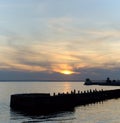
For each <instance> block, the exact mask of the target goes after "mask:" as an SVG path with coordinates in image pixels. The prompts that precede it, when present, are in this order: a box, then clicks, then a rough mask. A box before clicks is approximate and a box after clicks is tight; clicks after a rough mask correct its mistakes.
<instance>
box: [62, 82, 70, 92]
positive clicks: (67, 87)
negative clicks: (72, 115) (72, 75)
mask: <svg viewBox="0 0 120 123" xmlns="http://www.w3.org/2000/svg"><path fill="white" fill-rule="evenodd" d="M71 90H72V87H71V84H70V82H65V83H64V87H63V92H64V93H67V92H69V93H70V92H71Z"/></svg>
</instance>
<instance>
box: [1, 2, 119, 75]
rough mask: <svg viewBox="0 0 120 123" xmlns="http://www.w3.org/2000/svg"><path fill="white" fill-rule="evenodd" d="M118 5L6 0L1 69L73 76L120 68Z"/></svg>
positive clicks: (2, 11)
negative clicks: (95, 70) (90, 70)
mask: <svg viewBox="0 0 120 123" xmlns="http://www.w3.org/2000/svg"><path fill="white" fill-rule="evenodd" d="M119 6H120V1H119V0H115V1H114V0H89V1H88V0H62V1H57V0H51V1H50V0H20V1H16V0H5V1H4V0H1V1H0V15H1V16H0V29H1V30H0V59H1V60H0V70H1V71H11V70H12V71H27V72H43V73H47V74H48V73H56V72H57V73H63V74H69V75H72V74H78V73H79V74H82V71H81V69H86V70H87V69H92V68H96V69H99V68H100V69H101V68H103V69H112V68H114V69H116V68H117V69H118V68H120V57H119V52H120V15H119V14H118V13H119V11H120V7H119ZM98 73H99V70H98Z"/></svg>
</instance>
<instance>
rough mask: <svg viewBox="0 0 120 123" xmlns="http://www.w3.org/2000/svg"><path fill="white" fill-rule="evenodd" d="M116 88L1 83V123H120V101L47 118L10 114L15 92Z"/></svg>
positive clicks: (74, 84) (81, 84)
mask: <svg viewBox="0 0 120 123" xmlns="http://www.w3.org/2000/svg"><path fill="white" fill-rule="evenodd" d="M95 88H96V89H98V90H99V89H105V90H106V89H115V88H120V87H110V86H109V87H107V86H84V85H83V82H0V123H41V122H42V123H120V110H119V109H120V99H117V100H115V99H113V100H108V101H105V102H101V103H96V104H90V105H87V106H78V107H76V108H75V110H74V111H73V112H72V111H67V112H61V113H57V114H50V115H47V116H44V115H41V116H40V115H39V116H24V115H22V114H19V113H16V112H12V111H10V107H9V103H10V95H11V94H15V93H34V92H35V93H41V92H45V93H50V94H51V95H52V94H53V92H56V93H58V92H67V91H68V92H70V91H71V90H74V89H76V90H81V91H83V90H87V89H95Z"/></svg>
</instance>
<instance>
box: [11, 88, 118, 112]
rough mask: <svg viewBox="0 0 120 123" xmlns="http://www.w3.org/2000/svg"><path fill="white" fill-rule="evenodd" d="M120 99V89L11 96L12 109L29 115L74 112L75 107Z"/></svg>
mask: <svg viewBox="0 0 120 123" xmlns="http://www.w3.org/2000/svg"><path fill="white" fill-rule="evenodd" d="M119 97H120V89H115V90H96V89H95V90H91V89H90V90H87V91H84V92H82V91H78V92H76V90H73V91H71V93H68V92H67V93H58V94H55V93H54V94H53V96H51V95H50V94H49V93H33V94H14V95H11V101H10V107H11V109H12V110H14V111H22V112H29V113H33V114H34V113H36V112H37V113H38V112H39V113H40V114H45V113H50V112H58V111H69V110H74V107H75V106H79V105H86V104H90V103H96V102H100V101H104V100H108V99H114V98H119Z"/></svg>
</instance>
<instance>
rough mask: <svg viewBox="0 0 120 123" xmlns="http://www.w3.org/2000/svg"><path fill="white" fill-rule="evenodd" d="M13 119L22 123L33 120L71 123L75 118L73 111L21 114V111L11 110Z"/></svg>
mask: <svg viewBox="0 0 120 123" xmlns="http://www.w3.org/2000/svg"><path fill="white" fill-rule="evenodd" d="M10 114H11V121H12V122H16V121H19V122H21V123H33V122H36V123H37V122H51V123H54V122H55V123H56V122H63V121H64V123H67V122H68V123H69V122H70V121H72V120H75V116H74V113H73V112H72V111H66V112H59V113H51V114H48V115H27V114H21V113H20V112H14V111H12V110H11V113H10Z"/></svg>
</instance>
